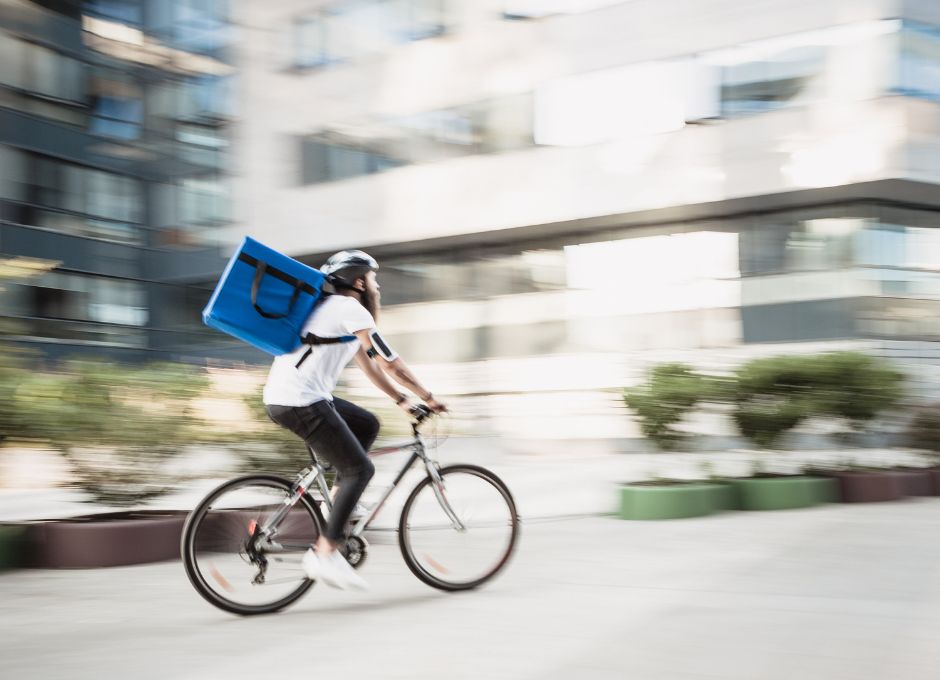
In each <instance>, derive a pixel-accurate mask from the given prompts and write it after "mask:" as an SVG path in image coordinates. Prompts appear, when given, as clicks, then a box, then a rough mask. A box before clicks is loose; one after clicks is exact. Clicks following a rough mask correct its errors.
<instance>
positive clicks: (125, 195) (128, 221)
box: [23, 155, 143, 243]
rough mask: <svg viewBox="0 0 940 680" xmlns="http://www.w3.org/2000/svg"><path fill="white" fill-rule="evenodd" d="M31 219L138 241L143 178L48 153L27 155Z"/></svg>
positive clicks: (56, 227)
mask: <svg viewBox="0 0 940 680" xmlns="http://www.w3.org/2000/svg"><path fill="white" fill-rule="evenodd" d="M27 167H28V175H29V185H28V187H27V190H26V193H25V205H24V209H23V213H24V219H23V221H24V222H25V223H27V224H32V225H35V226H39V227H45V228H48V229H54V230H56V231H62V232H67V233H75V234H81V235H85V236H97V237H101V238H108V239H113V240H119V241H125V242H131V243H134V242H139V241H140V239H141V234H140V227H139V223H140V222H142V221H143V196H142V190H141V185H140V182H139V181H137V180H136V179H133V178H130V177H124V176H121V175H115V174H113V173H110V172H104V171H102V170H95V169H92V168H88V167H84V166H80V165H73V164H70V163H63V162H61V161H58V160H55V159H51V158H46V157H44V156H35V155H33V156H30V157H28V160H27Z"/></svg>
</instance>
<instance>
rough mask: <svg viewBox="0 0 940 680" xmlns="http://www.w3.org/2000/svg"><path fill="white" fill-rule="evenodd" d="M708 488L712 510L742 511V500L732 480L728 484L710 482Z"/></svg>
mask: <svg viewBox="0 0 940 680" xmlns="http://www.w3.org/2000/svg"><path fill="white" fill-rule="evenodd" d="M708 486H709V495H710V496H711V503H712V508H713V509H714V510H715V511H716V512H721V511H723V510H740V509H741V499H740V497H739V494H738V489H737V487H735V486H734V484H732V483H731V481H730V480H729V481H726V482H710V483H709V484H708Z"/></svg>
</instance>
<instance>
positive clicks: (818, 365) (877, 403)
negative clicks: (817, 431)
mask: <svg viewBox="0 0 940 680" xmlns="http://www.w3.org/2000/svg"><path fill="white" fill-rule="evenodd" d="M811 361H812V369H813V376H814V381H815V382H814V395H813V398H814V401H815V402H816V404H815V415H824V416H831V417H834V418H844V419H845V420H846V421H847V422H848V423H849V425H850V426H851V427H852V428H853V429H855V430H862V429H864V428H865V426H866V425H867V424H868V423H869V422H871V421H872V420H874V419H875V417H877V416H878V414H879V413H882V412H884V411H886V410H888V409H890V408H892V407H893V406H895V405H897V404H898V402H899V401H900V400H901V398H902V396H903V395H904V389H903V387H904V376H903V374H902V373H901V372H900V371H897V370H896V369H894V368H893V367H892V366H891V365H890V364H889V363H888V362H887V361H885V360H884V359H879V358H877V357H872V356H869V355H867V354H862V353H861V352H832V353H829V354H821V355H819V356H816V357H813V358H812V360H811Z"/></svg>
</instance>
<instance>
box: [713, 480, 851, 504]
mask: <svg viewBox="0 0 940 680" xmlns="http://www.w3.org/2000/svg"><path fill="white" fill-rule="evenodd" d="M732 484H733V485H734V487H735V488H736V489H737V491H738V498H739V499H740V503H741V505H740V508H741V510H789V509H792V508H807V507H810V506H812V505H819V504H820V503H834V502H836V501H837V500H838V498H839V493H838V483H837V482H836V480H834V479H829V478H827V477H802V476H800V477H755V478H749V479H736V480H734V481H733V482H732Z"/></svg>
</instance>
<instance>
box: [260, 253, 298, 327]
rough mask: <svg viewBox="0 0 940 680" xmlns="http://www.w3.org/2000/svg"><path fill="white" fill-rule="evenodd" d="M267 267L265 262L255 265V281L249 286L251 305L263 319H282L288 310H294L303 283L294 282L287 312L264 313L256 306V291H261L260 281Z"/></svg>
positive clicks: (287, 312)
mask: <svg viewBox="0 0 940 680" xmlns="http://www.w3.org/2000/svg"><path fill="white" fill-rule="evenodd" d="M267 269H268V265H267V263H266V262H262V261H260V260H259V261H258V264H257V265H255V280H254V281H253V282H252V284H251V304H252V305H254V307H255V311H257V312H258V314H260V315H261V316H263V317H264V318H265V319H283V318H284V317H286V316H287V315H288V314H290V310H292V309H293V308H294V303H295V302H297V296H298V295H300V289H301V288H303V285H304V284H303V281H299V280H297V279H295V280H294V294H293V295H291V298H290V302H289V303H287V311H286V312H284V313H283V314H275V313H273V312H266V311H264V310H263V309H261V306H260V305H259V304H258V291H259V290H260V289H261V279H263V278H264V273H265V272H266V271H267Z"/></svg>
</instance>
